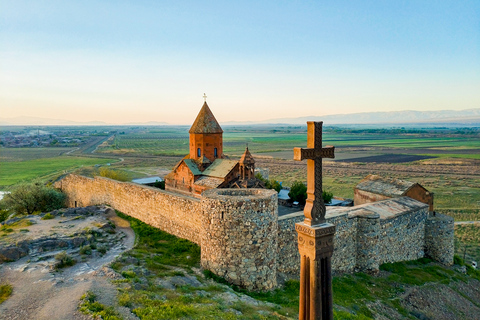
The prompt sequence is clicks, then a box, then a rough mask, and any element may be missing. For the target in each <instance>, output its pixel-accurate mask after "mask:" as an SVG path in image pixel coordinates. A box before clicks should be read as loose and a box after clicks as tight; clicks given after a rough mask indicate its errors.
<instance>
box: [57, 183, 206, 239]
mask: <svg viewBox="0 0 480 320" xmlns="http://www.w3.org/2000/svg"><path fill="white" fill-rule="evenodd" d="M55 186H56V187H58V188H60V189H61V190H62V191H63V192H65V193H66V194H67V197H68V198H67V201H68V206H70V207H75V206H77V207H83V206H89V205H97V204H108V205H110V206H112V207H113V208H115V209H117V210H119V211H121V212H123V213H125V214H127V215H129V216H131V217H134V218H137V219H139V220H141V221H143V222H145V223H147V224H149V225H151V226H153V227H156V228H159V229H161V230H163V231H166V232H168V233H170V234H173V235H175V236H177V237H180V238H184V239H187V240H190V241H192V242H195V243H197V244H199V245H200V241H201V240H200V215H201V212H202V211H201V203H200V200H199V199H196V198H193V197H189V196H186V195H181V194H173V193H170V192H168V191H164V190H161V189H158V188H153V187H148V186H141V185H137V184H133V183H129V182H119V181H115V180H111V179H108V178H103V177H95V178H94V179H92V178H87V177H83V176H79V175H74V174H70V175H68V176H66V177H65V178H63V179H62V180H60V181H58V182H57V183H56V184H55Z"/></svg>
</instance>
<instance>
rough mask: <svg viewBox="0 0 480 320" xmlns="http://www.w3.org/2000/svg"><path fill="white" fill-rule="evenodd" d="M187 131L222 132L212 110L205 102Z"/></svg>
mask: <svg viewBox="0 0 480 320" xmlns="http://www.w3.org/2000/svg"><path fill="white" fill-rule="evenodd" d="M188 132H189V133H223V130H222V128H221V127H220V125H219V124H218V122H217V119H215V116H214V115H213V113H212V111H211V110H210V108H209V107H208V105H207V102H205V103H204V104H203V106H202V109H201V110H200V112H199V113H198V115H197V118H196V119H195V122H194V123H193V125H192V127H191V128H190V130H189V131H188Z"/></svg>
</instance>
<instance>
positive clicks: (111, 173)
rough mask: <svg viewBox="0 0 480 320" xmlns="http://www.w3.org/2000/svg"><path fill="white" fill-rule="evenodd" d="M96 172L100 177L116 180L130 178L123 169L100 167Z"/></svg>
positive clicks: (127, 179)
mask: <svg viewBox="0 0 480 320" xmlns="http://www.w3.org/2000/svg"><path fill="white" fill-rule="evenodd" d="M98 174H99V175H100V176H101V177H105V178H109V179H113V180H118V181H129V180H130V178H129V176H128V173H127V172H125V171H123V170H116V169H110V168H107V167H102V168H100V169H99V170H98Z"/></svg>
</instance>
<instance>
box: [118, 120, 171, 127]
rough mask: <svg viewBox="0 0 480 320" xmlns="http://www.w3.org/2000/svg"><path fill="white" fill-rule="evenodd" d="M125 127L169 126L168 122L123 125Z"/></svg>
mask: <svg viewBox="0 0 480 320" xmlns="http://www.w3.org/2000/svg"><path fill="white" fill-rule="evenodd" d="M122 125H125V126H168V125H169V123H168V122H159V121H148V122H128V123H125V124H122Z"/></svg>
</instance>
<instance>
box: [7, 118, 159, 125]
mask: <svg viewBox="0 0 480 320" xmlns="http://www.w3.org/2000/svg"><path fill="white" fill-rule="evenodd" d="M109 125H113V124H111V123H106V122H103V121H86V122H79V121H70V120H62V119H50V118H39V117H15V118H0V126H109ZM122 125H128V126H161V125H168V123H166V122H158V121H148V122H130V123H125V124H122Z"/></svg>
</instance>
